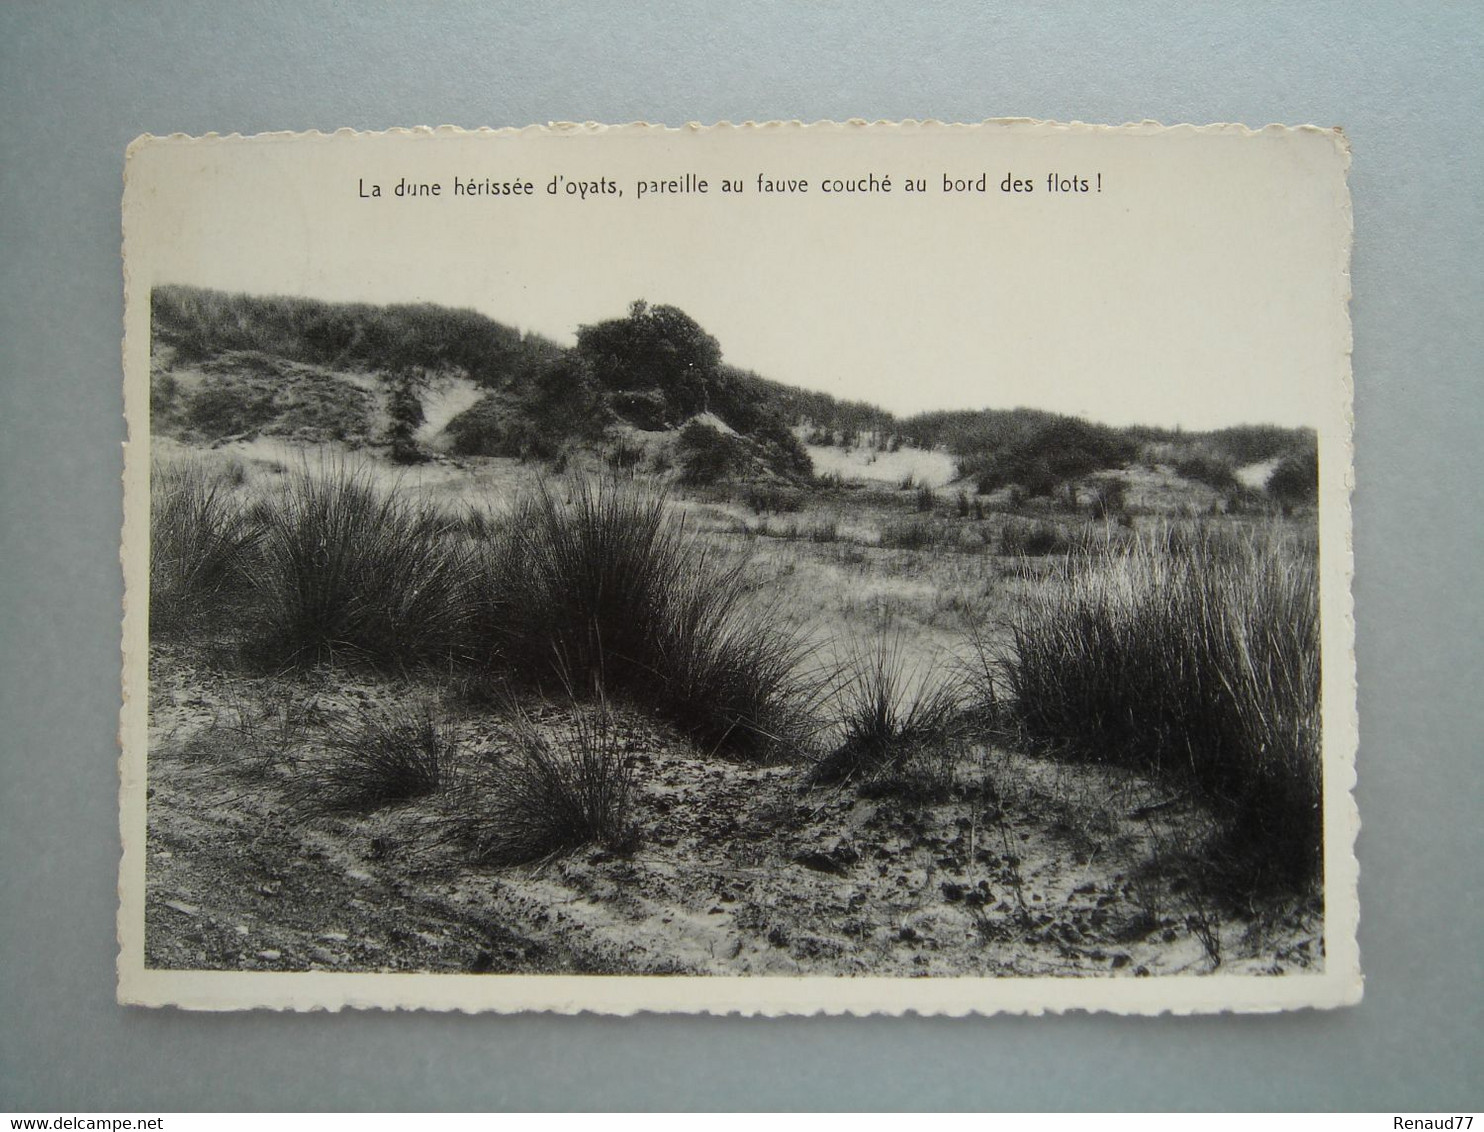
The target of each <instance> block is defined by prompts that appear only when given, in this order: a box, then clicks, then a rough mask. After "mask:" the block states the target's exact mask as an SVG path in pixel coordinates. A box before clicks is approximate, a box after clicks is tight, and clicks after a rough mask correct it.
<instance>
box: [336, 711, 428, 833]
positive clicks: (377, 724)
mask: <svg viewBox="0 0 1484 1132" xmlns="http://www.w3.org/2000/svg"><path fill="white" fill-rule="evenodd" d="M325 748H326V751H327V754H328V758H327V760H326V761H325V763H324V765H323V766H322V767H321V768H320V770H319V772H318V773H317V774H315V775H314V776H313V777H312V781H311V785H310V791H311V794H310V797H309V799H308V800H310V801H312V802H313V803H314V804H315V805H316V806H318V807H319V808H321V809H324V810H328V811H332V812H334V811H352V812H365V811H369V810H376V809H380V808H382V807H383V806H390V805H394V804H396V803H398V802H407V801H411V800H412V799H414V798H421V797H424V796H426V795H429V794H433V793H436V792H437V791H438V790H439V789H440V788H442V787H443V786H445V785H447V784H448V783H449V781H450V780H451V777H452V771H453V765H454V741H453V735H452V733H451V730H450V728H449V726H448V724H447V723H446V722H445V721H444V720H443V719H442V718H441V717H440V715H439V713H438V711H437V709H436V707H435V706H434V705H433V704H432V703H431V702H428V701H423V702H418V703H414V704H411V705H409V706H406V707H386V708H372V709H369V710H366V711H364V712H361V713H359V714H357V715H355V716H354V717H352V718H350V719H345V720H340V721H338V722H336V723H334V724H333V725H331V726H330V728H329V730H328V735H327V738H326V740H325Z"/></svg>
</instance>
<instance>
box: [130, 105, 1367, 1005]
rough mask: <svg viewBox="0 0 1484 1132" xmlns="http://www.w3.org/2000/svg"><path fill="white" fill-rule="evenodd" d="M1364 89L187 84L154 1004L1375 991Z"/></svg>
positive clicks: (147, 721)
mask: <svg viewBox="0 0 1484 1132" xmlns="http://www.w3.org/2000/svg"><path fill="white" fill-rule="evenodd" d="M1348 161H1349V155H1348V148H1347V145H1346V142H1345V140H1344V137H1343V136H1342V135H1341V134H1340V133H1339V131H1337V130H1328V129H1319V128H1314V127H1298V128H1288V127H1277V126H1269V127H1267V128H1264V129H1259V130H1251V129H1248V128H1246V127H1242V126H1211V127H1204V128H1195V127H1190V126H1180V127H1173V128H1165V127H1161V126H1158V125H1155V124H1150V123H1146V124H1136V125H1128V126H1121V127H1104V126H1090V125H1058V124H1052V123H1038V122H1030V121H1020V120H1007V121H993V122H986V123H982V124H978V125H947V124H942V123H935V122H907V123H895V124H888V123H877V124H867V123H863V122H851V123H819V124H814V125H803V124H799V123H771V124H767V125H752V124H747V125H741V126H733V125H726V124H723V125H720V126H714V127H709V128H703V127H700V126H694V127H688V128H683V129H673V128H663V127H655V126H648V125H632V126H618V127H613V126H597V125H583V126H579V125H557V126H550V127H532V128H529V129H520V130H515V129H511V130H489V131H479V132H465V131H460V130H454V129H417V130H402V131H393V132H388V133H381V134H359V133H354V132H350V131H343V132H340V133H336V134H333V135H323V134H310V135H287V134H284V135H265V136H260V137H251V138H244V137H217V136H211V137H204V138H187V137H169V138H153V137H146V138H141V139H139V140H138V141H137V142H135V143H134V144H133V145H132V146H131V147H130V150H129V153H128V157H127V162H126V175H125V191H124V268H125V279H126V288H127V314H126V337H125V346H124V355H125V356H124V372H125V392H126V398H125V400H126V406H127V415H128V430H129V431H128V435H129V440H128V450H127V461H126V468H127V470H126V476H125V489H126V503H127V506H126V525H125V531H124V543H123V561H124V567H125V574H126V580H127V608H126V611H125V614H124V672H123V713H122V728H121V735H122V747H123V754H122V793H121V823H122V836H123V852H122V860H121V876H120V911H119V925H118V927H119V941H120V955H119V983H118V993H119V998H120V1000H121V1001H122V1002H125V1003H135V1004H145V1005H176V1006H181V1007H187V1008H193V1009H209V1010H221V1009H240V1008H251V1007H269V1008H280V1009H338V1008H342V1007H346V1006H356V1007H413V1008H429V1009H457V1010H470V1011H474V1010H492V1011H522V1010H544V1011H560V1012H575V1011H599V1012H609V1013H631V1012H635V1011H692V1012H715V1013H724V1012H741V1013H748V1014H783V1013H805V1014H809V1013H817V1012H826V1013H861V1014H864V1013H872V1012H884V1013H902V1012H904V1011H909V1010H911V1011H917V1012H922V1013H943V1014H964V1013H975V1012H977V1013H991V1012H996V1011H1013V1012H1024V1013H1035V1012H1041V1011H1047V1010H1051V1011H1060V1010H1070V1009H1081V1010H1109V1011H1117V1012H1124V1013H1155V1012H1161V1011H1173V1012H1182V1013H1184V1012H1197V1011H1207V1012H1210V1011H1223V1010H1240V1011H1270V1010H1281V1009H1290V1008H1296V1007H1306V1006H1307V1007H1331V1006H1339V1005H1344V1004H1348V1003H1353V1002H1356V1001H1358V999H1359V998H1360V994H1361V976H1360V962H1359V955H1358V951H1357V945H1356V925H1357V918H1358V910H1357V905H1356V863H1355V859H1354V855H1353V844H1354V840H1355V835H1356V830H1357V828H1358V817H1357V814H1356V810H1355V806H1354V803H1353V801H1352V795H1351V787H1352V784H1353V780H1354V756H1355V750H1356V741H1357V736H1356V703H1355V684H1354V664H1353V659H1352V641H1353V627H1352V613H1351V599H1350V577H1351V549H1350V508H1349V494H1350V487H1351V424H1350V401H1351V378H1350V323H1349V314H1348V298H1349V275H1348V265H1349V252H1350V232H1351V215H1350V205H1349V197H1348V193H1347V189H1346V183H1345V176H1346V170H1347V166H1348Z"/></svg>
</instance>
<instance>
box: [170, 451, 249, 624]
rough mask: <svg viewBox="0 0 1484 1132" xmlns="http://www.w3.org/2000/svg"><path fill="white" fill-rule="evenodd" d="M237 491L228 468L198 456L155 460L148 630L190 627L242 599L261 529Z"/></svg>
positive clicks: (230, 608)
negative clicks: (212, 466)
mask: <svg viewBox="0 0 1484 1132" xmlns="http://www.w3.org/2000/svg"><path fill="white" fill-rule="evenodd" d="M233 489H234V485H233V483H232V482H231V479H230V477H229V476H228V475H227V474H226V473H223V472H218V471H213V470H211V469H209V468H208V467H207V466H206V465H205V464H203V463H202V462H200V461H199V460H188V461H180V462H177V463H173V464H164V463H161V462H159V461H156V462H155V463H154V464H152V465H151V467H150V543H149V586H150V601H149V626H150V632H151V633H154V634H159V635H168V634H170V633H173V632H179V631H183V630H188V629H191V628H193V627H195V626H197V625H199V624H201V623H202V622H205V621H208V620H210V619H215V618H221V617H224V616H231V614H232V612H233V611H234V610H235V609H237V608H238V607H239V606H240V605H241V603H242V601H243V599H244V597H245V594H246V591H247V588H248V581H249V577H250V571H251V564H252V556H253V554H254V552H255V550H256V547H257V542H258V531H257V529H256V528H255V527H254V526H253V524H251V523H250V522H248V520H247V517H246V516H245V515H244V514H243V511H242V508H241V506H240V505H239V503H238V501H237V499H236V498H235V496H234V494H233Z"/></svg>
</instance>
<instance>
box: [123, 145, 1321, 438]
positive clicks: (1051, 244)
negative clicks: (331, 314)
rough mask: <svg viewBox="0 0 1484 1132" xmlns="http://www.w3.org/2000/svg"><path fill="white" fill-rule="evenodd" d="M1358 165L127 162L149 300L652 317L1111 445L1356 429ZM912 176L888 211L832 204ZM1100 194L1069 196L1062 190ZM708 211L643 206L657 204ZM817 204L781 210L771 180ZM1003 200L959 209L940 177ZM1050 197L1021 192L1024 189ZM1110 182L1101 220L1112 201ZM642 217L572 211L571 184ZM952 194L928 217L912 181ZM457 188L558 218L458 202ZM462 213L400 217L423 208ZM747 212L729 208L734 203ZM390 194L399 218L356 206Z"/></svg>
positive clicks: (534, 159)
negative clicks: (1090, 423)
mask: <svg viewBox="0 0 1484 1132" xmlns="http://www.w3.org/2000/svg"><path fill="white" fill-rule="evenodd" d="M1342 167H1343V157H1342V155H1341V153H1340V151H1339V149H1338V147H1336V146H1335V145H1334V143H1333V142H1332V140H1331V139H1330V138H1328V137H1327V136H1325V135H1321V134H1318V133H1317V132H1316V133H1304V134H1294V133H1272V132H1269V133H1264V134H1262V135H1259V136H1245V135H1241V134H1237V133H1230V132H1228V133H1206V134H1202V133H1197V132H1194V131H1189V130H1186V131H1175V132H1170V133H1164V134H1155V133H1152V132H1150V131H1148V130H1143V131H1134V132H1129V133H1118V132H1113V131H1091V130H1070V131H1069V130H1048V129H1038V128H1034V127H1029V126H1013V127H1009V126H1000V127H994V128H990V129H983V130H978V131H970V130H947V129H942V130H922V129H919V130H907V131H900V132H895V133H886V132H874V133H873V132H869V131H862V130H847V129H824V130H820V129H811V130H802V129H787V128H783V129H778V128H771V129H759V130H747V131H742V130H735V131H733V130H724V131H715V132H710V133H703V132H696V131H679V132H666V133H657V132H640V133H632V132H630V133H620V132H608V133H602V134H592V133H587V134H583V133H566V134H546V133H533V132H527V133H524V134H520V135H503V136H495V135H483V136H453V135H443V134H439V135H419V136H400V137H397V136H393V137H381V138H374V139H372V138H361V139H354V138H351V137H349V136H335V137H330V138H319V139H308V140H303V139H301V140H298V141H294V140H290V139H285V138H277V139H256V140H252V141H231V140H227V141H215V142H205V143H194V144H191V143H185V142H177V143H168V144H157V145H153V146H146V147H144V148H142V149H141V150H140V151H139V152H138V153H137V154H136V156H135V158H134V159H133V160H132V162H131V167H130V180H131V188H130V207H131V212H130V214H129V216H128V218H127V220H126V232H127V235H128V262H129V268H130V275H131V286H133V287H144V288H147V287H148V286H149V285H150V284H152V283H156V282H158V283H192V284H198V285H202V286H208V287H216V288H222V289H226V290H236V291H246V292H251V293H258V294H273V293H276V294H296V295H306V296H312V297H316V298H323V299H328V300H358V301H369V302H376V303H383V302H423V301H426V302H434V303H441V304H447V305H451V306H460V307H473V308H475V309H477V310H480V311H483V312H484V313H487V314H489V315H490V316H491V317H493V318H495V319H498V320H500V321H502V322H505V323H508V324H512V325H515V326H519V327H521V328H522V329H533V330H537V331H540V332H541V333H543V334H547V335H549V336H551V337H553V338H556V339H557V340H559V341H562V342H570V341H571V340H572V336H573V332H574V331H575V329H576V327H577V326H578V325H579V324H582V323H587V322H595V321H599V320H601V319H605V318H612V317H617V316H619V315H622V314H623V313H624V312H625V310H626V309H627V306H628V304H629V302H630V301H631V300H632V299H635V298H641V297H642V298H644V299H647V300H649V301H650V302H651V303H671V304H673V305H675V306H678V307H680V308H681V309H683V310H685V311H686V312H687V313H688V314H690V315H691V316H692V317H693V318H695V319H696V320H697V321H698V322H699V323H700V324H701V325H702V326H703V327H705V328H706V329H707V330H708V331H709V332H710V333H712V334H713V335H715V336H716V338H717V339H718V340H719V341H720V342H721V346H722V350H723V353H724V355H725V358H726V360H727V361H729V362H731V363H733V364H736V365H739V366H743V367H747V368H751V369H754V370H756V371H757V372H758V373H760V374H762V375H763V376H765V377H770V378H774V379H776V380H779V381H784V382H788V383H791V384H795V385H800V386H804V387H806V388H810V389H822V390H825V391H827V392H829V393H832V394H835V395H836V396H840V397H849V398H853V399H859V400H866V401H872V402H876V403H878V404H880V405H882V406H884V407H885V408H888V409H891V410H893V411H894V412H897V413H903V414H906V413H912V412H917V411H920V410H924V409H942V408H970V409H977V408H985V407H996V408H1009V407H1013V406H1017V405H1029V406H1034V407H1037V408H1046V409H1052V410H1057V411H1061V412H1067V413H1075V414H1078V415H1083V416H1087V417H1091V418H1094V419H1098V420H1103V421H1108V422H1112V423H1118V424H1123V423H1136V422H1138V423H1150V424H1164V425H1174V424H1180V425H1183V426H1185V427H1187V428H1209V427H1217V426H1221V425H1226V424H1234V423H1238V422H1243V421H1250V422H1257V421H1271V422H1275V423H1280V424H1289V425H1292V424H1309V425H1323V424H1325V423H1326V422H1331V421H1333V420H1335V419H1337V414H1339V413H1342V412H1343V404H1342V402H1343V396H1342V395H1343V385H1342V381H1343V375H1344V373H1345V371H1346V363H1345V358H1346V351H1347V349H1348V324H1347V323H1346V321H1345V312H1344V306H1343V298H1344V295H1345V292H1346V280H1345V278H1344V277H1343V275H1342V272H1343V269H1344V250H1345V238H1346V233H1347V231H1348V222H1349V221H1348V213H1347V212H1346V201H1345V197H1344V190H1343V183H1342V177H1341V170H1342ZM873 172H874V173H876V174H877V175H878V176H880V175H882V174H890V175H891V177H892V180H893V191H892V192H891V193H890V194H889V195H884V194H876V195H855V196H826V195H825V194H823V193H822V192H821V191H820V184H819V183H820V181H821V180H822V179H824V178H832V177H849V178H854V177H858V176H864V175H866V174H868V173H873ZM1051 172H1057V173H1063V174H1071V175H1076V176H1082V177H1085V178H1087V179H1088V183H1089V191H1088V192H1087V193H1079V194H1071V193H1067V194H1050V193H1048V192H1047V188H1046V176H1047V174H1048V173H1051ZM687 173H692V174H696V175H698V176H701V177H705V178H706V179H707V180H708V182H709V183H710V192H708V193H707V194H706V195H704V196H700V195H690V196H679V197H671V198H665V199H658V200H643V201H640V200H636V199H635V198H634V193H635V187H636V182H637V181H638V180H640V179H647V178H654V177H663V178H680V177H683V176H684V175H685V174H687ZM759 173H762V174H764V175H767V176H771V177H775V178H793V179H800V178H803V179H806V180H808V181H809V182H810V191H809V192H808V194H807V195H802V196H800V195H794V196H778V195H769V194H759V193H758V191H757V181H756V178H757V175H758V174H759ZM945 173H948V174H950V175H952V176H955V177H962V176H965V175H967V176H969V177H970V178H972V179H977V178H978V177H979V175H980V174H984V175H985V177H986V181H985V183H986V188H987V190H988V191H987V192H985V193H983V194H980V193H978V192H972V193H967V194H958V195H945V194H944V193H943V192H942V180H943V175H944V174H945ZM1007 173H1009V174H1013V175H1014V176H1016V177H1025V178H1028V179H1031V180H1033V181H1034V183H1035V186H1036V187H1035V191H1034V192H1032V193H1030V194H1006V193H1002V192H1001V191H1000V190H999V184H1000V182H1001V181H1002V180H1003V178H1004V177H1005V175H1006V174H1007ZM1098 173H1101V174H1102V178H1103V180H1102V185H1103V189H1102V192H1100V193H1099V192H1096V191H1093V186H1095V184H1096V181H1095V178H1096V175H1097V174H1098ZM558 174H560V175H562V176H565V177H568V178H569V179H596V178H601V177H607V178H608V179H610V180H612V181H613V182H614V184H615V185H616V186H618V187H620V188H622V189H623V190H624V195H623V197H622V198H619V197H616V196H611V195H601V196H596V197H594V198H593V199H591V200H587V201H581V200H574V199H571V198H568V197H566V196H565V195H560V196H557V197H552V196H549V195H548V194H547V193H546V192H545V186H546V184H547V183H549V181H550V179H551V178H552V177H553V176H555V175H558ZM909 175H910V176H920V177H923V178H925V179H926V181H927V188H928V190H929V191H928V192H927V194H925V195H922V196H918V195H916V194H909V193H907V192H905V191H904V186H903V184H902V179H903V178H904V177H906V176H909ZM455 176H459V177H462V178H469V177H474V178H477V179H483V178H493V179H498V180H503V179H506V178H509V177H512V176H515V177H520V178H525V179H529V180H530V181H532V182H533V183H534V185H535V188H536V195H535V196H534V197H532V198H516V199H508V198H490V197H478V198H464V197H455V196H453V195H452V180H453V178H454V177H455ZM403 177H405V178H407V179H409V180H417V181H427V182H435V181H436V182H438V183H440V184H441V185H442V194H443V195H441V196H440V197H439V198H438V199H436V200H430V199H420V200H407V199H401V200H399V199H396V198H395V197H393V196H391V195H390V193H391V189H392V186H393V185H395V184H396V182H397V181H398V180H399V179H400V178H403ZM733 177H735V178H740V179H743V180H744V181H745V183H746V187H745V191H744V192H743V193H742V194H741V195H740V196H729V195H724V194H722V193H721V192H720V182H721V180H722V179H723V178H733ZM362 184H364V185H366V186H368V189H367V191H369V186H370V185H371V184H380V185H381V186H382V189H383V193H385V194H387V195H386V196H384V197H383V198H380V199H372V200H365V199H362V198H361V197H360V195H359V193H360V187H361V185H362Z"/></svg>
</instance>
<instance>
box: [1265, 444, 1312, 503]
mask: <svg viewBox="0 0 1484 1132" xmlns="http://www.w3.org/2000/svg"><path fill="white" fill-rule="evenodd" d="M1267 491H1268V494H1269V495H1271V496H1272V497H1273V498H1274V499H1276V500H1278V501H1279V502H1280V503H1283V504H1287V505H1292V504H1295V503H1312V502H1314V500H1315V499H1317V498H1318V496H1319V450H1318V448H1305V449H1303V450H1301V451H1298V452H1290V453H1289V454H1288V455H1286V456H1284V457H1283V458H1282V459H1281V460H1279V461H1278V465H1277V467H1275V468H1274V469H1273V471H1272V473H1271V474H1270V475H1269V476H1268V482H1267Z"/></svg>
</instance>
